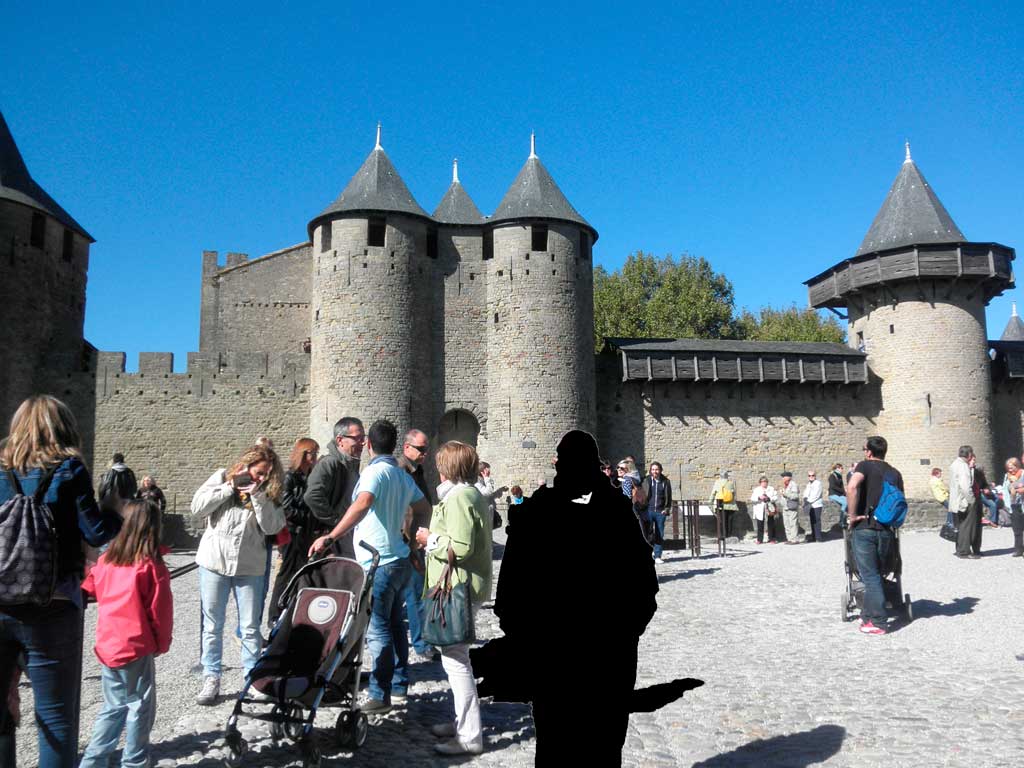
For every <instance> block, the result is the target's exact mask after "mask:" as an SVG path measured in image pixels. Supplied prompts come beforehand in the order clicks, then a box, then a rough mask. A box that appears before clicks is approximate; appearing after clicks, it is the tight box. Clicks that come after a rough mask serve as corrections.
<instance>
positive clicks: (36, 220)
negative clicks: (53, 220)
mask: <svg viewBox="0 0 1024 768" xmlns="http://www.w3.org/2000/svg"><path fill="white" fill-rule="evenodd" d="M28 244H29V245H31V246H32V247H33V248H43V247H45V246H46V217H45V216H43V214H41V213H37V212H33V214H32V232H31V233H30V235H29V238H28Z"/></svg>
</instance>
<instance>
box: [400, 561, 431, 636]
mask: <svg viewBox="0 0 1024 768" xmlns="http://www.w3.org/2000/svg"><path fill="white" fill-rule="evenodd" d="M409 570H410V571H411V572H412V575H411V576H410V578H409V587H408V588H407V589H406V590H405V613H406V616H407V617H408V619H409V645H411V646H412V647H413V649H414V650H415V651H416V653H420V654H426V653H427V652H428V651H430V650H431V649H430V645H429V644H428V643H425V642H423V618H422V617H421V616H420V597H421V596H422V595H423V581H424V575H423V574H422V573H420V572H419V571H417V570H416V569H415V568H410V569H409Z"/></svg>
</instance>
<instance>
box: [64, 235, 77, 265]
mask: <svg viewBox="0 0 1024 768" xmlns="http://www.w3.org/2000/svg"><path fill="white" fill-rule="evenodd" d="M74 256H75V233H74V232H72V231H71V230H70V229H68V228H67V227H65V228H64V261H71V259H73V258H74Z"/></svg>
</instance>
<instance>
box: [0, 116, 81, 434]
mask: <svg viewBox="0 0 1024 768" xmlns="http://www.w3.org/2000/svg"><path fill="white" fill-rule="evenodd" d="M92 242H93V239H92V237H91V236H90V235H89V233H88V232H86V231H85V230H84V229H83V228H82V227H81V225H80V224H79V223H78V222H77V221H75V220H74V219H73V218H72V217H71V215H70V214H68V212H67V211H65V210H64V209H63V208H62V207H61V206H60V205H58V204H57V203H56V201H54V199H53V198H52V197H50V195H48V194H47V193H46V191H45V190H44V189H43V188H42V187H40V186H39V184H37V183H36V181H35V180H34V179H33V178H32V175H31V174H30V173H29V171H28V168H27V166H26V165H25V161H24V159H23V158H22V156H21V152H20V151H19V150H18V146H17V144H15V142H14V137H13V135H12V134H11V131H10V129H9V128H8V127H7V121H6V120H5V119H4V116H3V113H0V260H2V262H3V264H4V267H3V279H0V349H2V350H4V352H5V355H6V360H7V361H8V362H7V363H5V364H4V365H3V366H0V418H3V419H4V421H3V423H4V424H6V423H7V419H8V418H9V417H10V415H11V414H12V413H13V412H14V409H15V408H16V407H17V405H18V403H19V402H20V401H21V400H22V399H24V398H25V397H26V396H28V395H30V394H33V393H36V392H53V393H54V394H56V395H57V396H60V397H65V398H67V397H68V396H69V395H71V394H73V393H71V392H65V386H64V385H63V383H62V382H64V381H65V380H66V378H67V376H68V372H69V371H80V370H82V369H83V365H84V364H85V361H84V360H83V356H84V355H85V352H86V350H87V349H88V347H86V346H85V344H84V342H83V339H82V326H83V323H84V320H85V281H86V271H87V269H88V266H89V245H90V244H91V243H92Z"/></svg>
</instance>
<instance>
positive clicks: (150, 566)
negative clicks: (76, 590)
mask: <svg viewBox="0 0 1024 768" xmlns="http://www.w3.org/2000/svg"><path fill="white" fill-rule="evenodd" d="M123 513H124V524H123V526H122V527H121V532H120V533H119V534H118V535H117V537H116V538H115V539H114V540H113V541H112V542H111V544H110V547H109V548H108V549H107V551H106V552H105V553H104V554H103V555H102V556H101V557H100V559H99V562H97V563H96V566H95V567H94V568H93V569H92V571H90V572H89V575H88V576H87V577H86V579H85V581H84V582H83V583H82V590H83V591H84V592H86V593H87V594H89V595H91V596H93V597H95V598H96V603H97V605H98V606H99V615H98V616H97V618H96V648H95V650H96V656H97V657H98V658H99V660H100V663H101V664H102V665H103V670H102V675H101V679H102V684H103V710H102V711H101V712H100V713H99V715H98V716H97V717H96V722H95V724H93V728H92V738H91V739H90V740H89V746H87V747H86V748H85V754H84V755H82V762H81V763H80V764H79V768H98V767H99V766H107V765H108V764H109V760H110V756H111V755H112V754H113V753H114V751H115V750H116V749H117V742H118V740H119V739H120V738H121V731H123V730H125V728H126V726H127V733H126V735H125V744H124V750H123V751H122V753H121V766H122V768H136V767H137V766H138V767H139V768H142V766H148V765H150V762H151V761H150V747H149V733H150V731H151V730H152V728H153V722H154V720H155V719H156V675H155V671H154V665H153V658H154V657H155V656H159V655H160V654H162V653H167V649H168V648H170V647H171V631H172V628H173V621H174V603H173V599H172V597H171V575H170V573H169V572H168V570H167V566H166V565H165V564H164V560H163V550H162V549H161V547H160V508H159V507H158V506H157V505H156V504H155V503H153V502H152V501H149V500H147V499H137V500H135V501H129V502H128V503H126V504H125V506H124V509H123Z"/></svg>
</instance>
